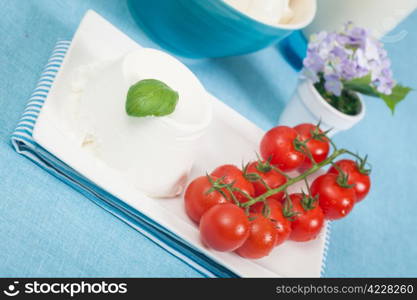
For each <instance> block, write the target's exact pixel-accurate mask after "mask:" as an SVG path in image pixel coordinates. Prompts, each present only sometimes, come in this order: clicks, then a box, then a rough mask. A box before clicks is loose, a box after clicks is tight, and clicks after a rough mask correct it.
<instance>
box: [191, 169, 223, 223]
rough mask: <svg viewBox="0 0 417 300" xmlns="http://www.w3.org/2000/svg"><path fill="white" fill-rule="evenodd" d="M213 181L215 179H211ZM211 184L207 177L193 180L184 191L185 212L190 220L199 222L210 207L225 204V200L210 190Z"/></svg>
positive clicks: (219, 194)
mask: <svg viewBox="0 0 417 300" xmlns="http://www.w3.org/2000/svg"><path fill="white" fill-rule="evenodd" d="M211 179H212V180H213V181H215V180H217V178H216V177H213V176H212V177H211ZM210 189H212V184H211V183H210V181H209V179H208V177H207V176H201V177H198V178H196V179H194V180H193V181H192V182H191V183H190V184H189V185H188V187H187V189H186V190H185V195H184V202H185V211H186V213H187V215H188V216H189V217H190V219H191V220H193V221H194V222H197V223H198V222H199V221H200V218H201V216H202V215H203V214H204V213H205V212H206V211H207V210H208V209H209V208H211V207H212V206H214V205H216V204H220V203H226V202H227V199H226V198H225V197H224V196H223V195H222V194H221V193H220V192H218V191H216V190H210Z"/></svg>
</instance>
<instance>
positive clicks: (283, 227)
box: [251, 198, 291, 246]
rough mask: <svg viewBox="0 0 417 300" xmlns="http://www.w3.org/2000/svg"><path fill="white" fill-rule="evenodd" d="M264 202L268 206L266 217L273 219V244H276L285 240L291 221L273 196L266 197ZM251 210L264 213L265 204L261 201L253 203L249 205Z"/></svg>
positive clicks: (288, 233)
mask: <svg viewBox="0 0 417 300" xmlns="http://www.w3.org/2000/svg"><path fill="white" fill-rule="evenodd" d="M265 202H266V204H267V206H268V208H269V209H268V211H269V215H268V218H269V219H271V220H272V221H273V223H274V225H275V229H276V231H277V239H276V241H275V246H278V245H280V244H282V243H283V242H284V241H286V240H287V239H288V237H289V236H290V233H291V221H290V220H289V219H288V218H287V217H286V216H285V214H284V212H283V207H282V204H281V203H280V202H278V201H277V200H275V199H273V198H269V199H266V201H265ZM251 211H252V212H254V213H258V214H264V213H265V212H266V209H265V204H264V203H262V202H258V203H255V204H254V205H253V206H252V207H251Z"/></svg>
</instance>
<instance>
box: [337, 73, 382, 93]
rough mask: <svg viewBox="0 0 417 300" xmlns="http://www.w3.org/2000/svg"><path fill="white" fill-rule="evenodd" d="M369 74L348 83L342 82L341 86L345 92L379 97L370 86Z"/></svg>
mask: <svg viewBox="0 0 417 300" xmlns="http://www.w3.org/2000/svg"><path fill="white" fill-rule="evenodd" d="M371 83H372V79H371V74H368V75H366V76H364V77H360V78H354V79H352V80H349V81H344V82H343V86H344V88H345V89H347V90H351V91H355V92H358V93H361V94H364V95H367V96H372V97H379V94H378V92H377V91H376V90H375V88H374V87H372V86H371Z"/></svg>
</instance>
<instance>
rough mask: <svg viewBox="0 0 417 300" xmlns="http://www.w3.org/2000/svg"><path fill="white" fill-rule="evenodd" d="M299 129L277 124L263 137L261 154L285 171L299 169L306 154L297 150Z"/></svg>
mask: <svg viewBox="0 0 417 300" xmlns="http://www.w3.org/2000/svg"><path fill="white" fill-rule="evenodd" d="M296 138H297V131H295V129H293V128H290V127H287V126H277V127H274V128H272V129H271V130H269V131H268V132H267V133H265V135H264V136H263V138H262V141H261V145H260V152H261V156H262V158H263V159H265V160H270V162H271V163H272V164H273V165H275V166H276V167H278V168H279V169H280V170H282V171H284V172H288V171H291V170H294V169H297V168H298V167H300V166H301V164H302V163H303V162H304V159H305V156H304V154H303V153H302V152H300V151H297V150H296V148H295V145H294V141H295V139H296Z"/></svg>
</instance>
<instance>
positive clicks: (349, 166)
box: [328, 159, 371, 202]
mask: <svg viewBox="0 0 417 300" xmlns="http://www.w3.org/2000/svg"><path fill="white" fill-rule="evenodd" d="M336 165H337V166H338V167H339V168H340V169H341V170H342V171H343V172H344V173H346V174H347V175H348V184H354V185H355V186H354V189H355V192H356V202H359V201H361V200H363V198H365V197H366V195H368V193H369V190H370V188H371V179H370V177H369V171H368V170H361V168H360V167H359V166H358V164H357V163H356V162H354V161H353V160H350V159H342V160H339V161H337V162H336ZM328 173H334V174H339V171H338V170H337V169H336V168H335V167H333V166H332V167H331V168H330V169H329V171H328Z"/></svg>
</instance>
